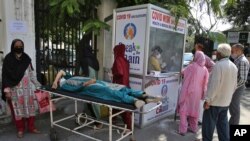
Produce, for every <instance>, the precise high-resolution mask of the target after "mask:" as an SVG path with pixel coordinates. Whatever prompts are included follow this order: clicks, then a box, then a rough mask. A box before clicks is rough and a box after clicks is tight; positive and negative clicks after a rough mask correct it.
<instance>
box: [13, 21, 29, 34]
mask: <svg viewBox="0 0 250 141" xmlns="http://www.w3.org/2000/svg"><path fill="white" fill-rule="evenodd" d="M9 32H10V33H27V23H26V22H24V21H11V22H10V23H9Z"/></svg>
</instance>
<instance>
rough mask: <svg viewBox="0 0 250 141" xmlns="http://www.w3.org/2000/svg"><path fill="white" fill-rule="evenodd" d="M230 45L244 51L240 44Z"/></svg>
mask: <svg viewBox="0 0 250 141" xmlns="http://www.w3.org/2000/svg"><path fill="white" fill-rule="evenodd" d="M232 47H235V48H238V49H241V50H242V51H244V46H243V45H242V44H234V45H233V46H232Z"/></svg>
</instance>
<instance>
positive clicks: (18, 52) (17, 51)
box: [13, 48, 24, 54]
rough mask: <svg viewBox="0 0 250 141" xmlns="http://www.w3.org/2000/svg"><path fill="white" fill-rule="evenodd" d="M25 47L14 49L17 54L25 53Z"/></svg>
mask: <svg viewBox="0 0 250 141" xmlns="http://www.w3.org/2000/svg"><path fill="white" fill-rule="evenodd" d="M23 50H24V49H23V48H14V49H13V51H14V52H15V53H17V54H21V53H23Z"/></svg>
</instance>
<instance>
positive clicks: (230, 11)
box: [225, 0, 250, 27]
mask: <svg viewBox="0 0 250 141" xmlns="http://www.w3.org/2000/svg"><path fill="white" fill-rule="evenodd" d="M249 7H250V0H244V1H237V2H231V1H230V3H229V4H228V5H226V6H225V13H226V15H227V19H228V21H229V22H231V23H233V24H234V25H235V26H238V27H241V26H244V25H249V24H250V10H249Z"/></svg>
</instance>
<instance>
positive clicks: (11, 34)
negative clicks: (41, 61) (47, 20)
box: [0, 0, 36, 68]
mask: <svg viewBox="0 0 250 141" xmlns="http://www.w3.org/2000/svg"><path fill="white" fill-rule="evenodd" d="M0 18H1V19H2V21H1V22H0V33H1V34H0V50H3V51H4V55H6V54H8V53H9V52H10V45H11V42H12V40H13V39H15V38H19V39H21V40H23V41H24V51H25V52H26V53H27V54H28V55H29V56H30V57H31V59H32V64H33V67H34V68H36V64H35V59H36V58H35V28H34V27H35V19H34V0H0Z"/></svg>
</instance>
